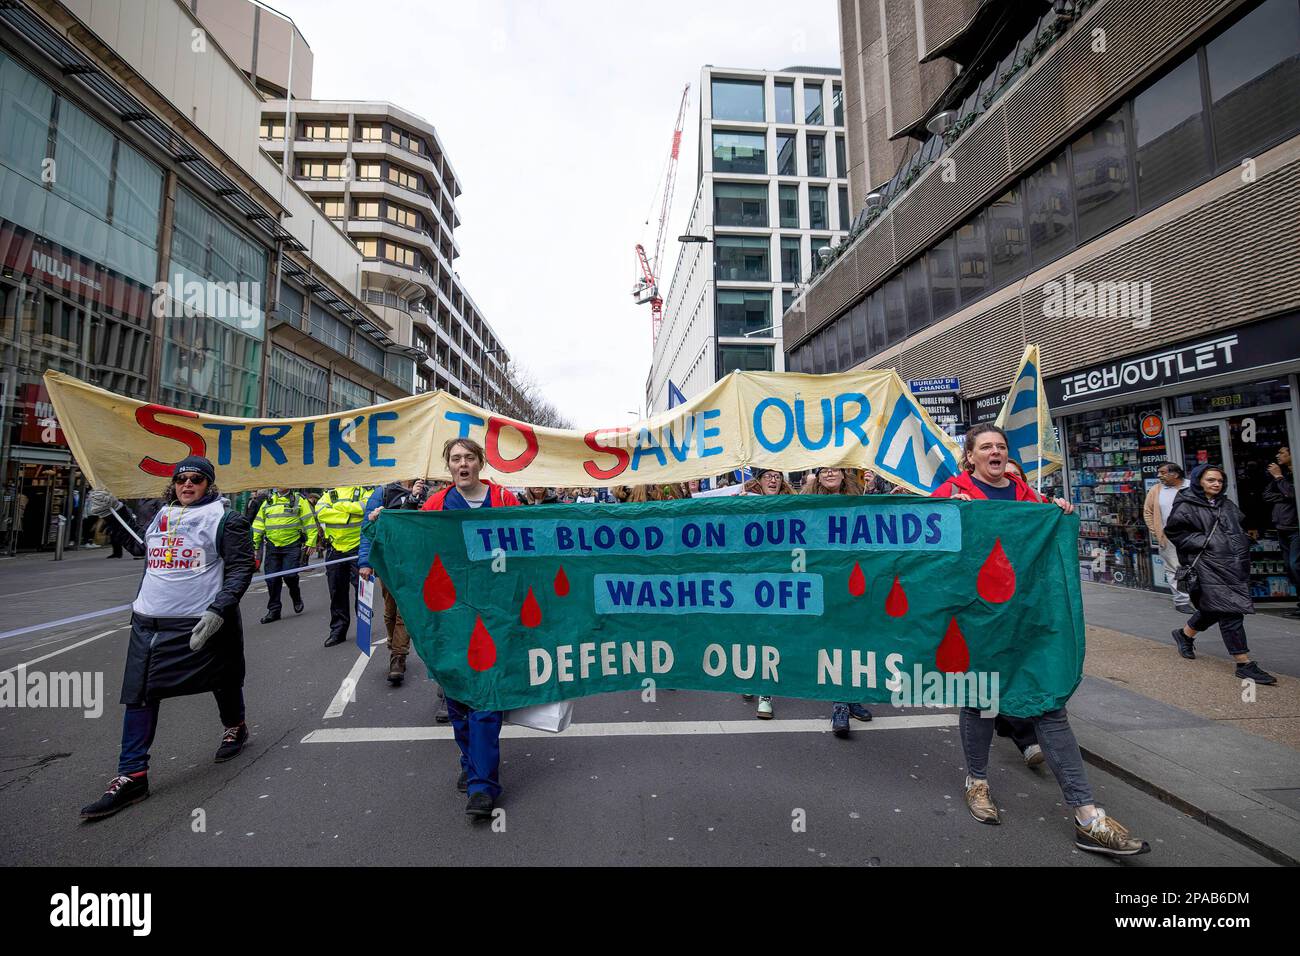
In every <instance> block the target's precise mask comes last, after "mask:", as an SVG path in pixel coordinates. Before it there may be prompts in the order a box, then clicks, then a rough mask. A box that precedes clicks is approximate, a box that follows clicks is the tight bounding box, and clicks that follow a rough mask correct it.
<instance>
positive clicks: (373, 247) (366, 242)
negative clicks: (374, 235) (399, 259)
mask: <svg viewBox="0 0 1300 956" xmlns="http://www.w3.org/2000/svg"><path fill="white" fill-rule="evenodd" d="M357 248H358V249H360V250H361V254H362V255H363V256H365V257H366V258H367V259H378V258H379V240H378V239H358V240H357Z"/></svg>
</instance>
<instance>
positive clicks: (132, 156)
mask: <svg viewBox="0 0 1300 956" xmlns="http://www.w3.org/2000/svg"><path fill="white" fill-rule="evenodd" d="M162 181H163V175H162V170H161V169H159V168H158V167H157V166H155V165H154V164H153V163H151V162H149V160H147V159H145V158H144V157H143V156H142V155H140V153H138V152H136V151H135V150H134V149H132V148H131V147H130V146H128V145H126V143H123V142H121V141H120V140H119V141H118V144H117V180H116V182H115V183H114V184H113V226H114V227H115V228H117V229H118V230H120V231H121V232H124V233H126V234H127V235H128V236H131V237H133V238H135V239H137V240H139V241H140V242H142V243H144V244H145V245H146V246H148V247H149V248H150V249H154V248H157V246H158V217H159V215H160V212H161V209H162Z"/></svg>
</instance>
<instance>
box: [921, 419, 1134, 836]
mask: <svg viewBox="0 0 1300 956" xmlns="http://www.w3.org/2000/svg"><path fill="white" fill-rule="evenodd" d="M1008 461H1009V456H1008V444H1007V434H1006V432H1004V431H1003V430H1002V429H1001V428H999V427H998V426H997V425H992V424H987V423H985V424H980V425H976V426H974V427H973V428H972V429H971V430H970V431H969V432H967V433H966V440H965V446H964V449H963V454H962V467H963V469H964V470H963V471H962V472H961V473H960V474H957V475H955V476H953V477H952V478H949V479H948V480H947V481H946V482H944V483H943V484H942V485H940V486H939V487H938V488H937V489H936V490H935V491H934V494H933V495H931V497H934V498H956V499H959V500H961V501H985V500H1001V501H1029V502H1040V503H1041V502H1043V501H1044V500H1045V499H1043V498H1040V497H1039V496H1038V495H1037V494H1035V493H1034V491H1033V489H1032V488H1030V487H1029V486H1028V485H1027V484H1025V482H1024V481H1023V480H1022V479H1020V478H1017V477H1016V476H1015V475H1014V474H1013V473H1011V472H1009V471H1007V462H1008ZM1053 503H1054V504H1055V505H1057V507H1059V508H1060V509H1061V510H1062V511H1064V512H1065V513H1066V514H1071V513H1072V512H1073V511H1074V505H1072V504H1070V503H1069V502H1068V501H1063V500H1062V499H1060V498H1057V499H1055V500H1054V502H1053ZM1028 719H1030V720H1032V721H1033V724H1034V729H1035V731H1036V733H1037V736H1038V743H1039V745H1040V746H1041V747H1042V750H1043V753H1044V755H1045V756H1046V758H1047V764H1048V766H1049V767H1051V768H1052V773H1053V774H1054V775H1055V776H1056V781H1057V783H1059V784H1060V786H1061V793H1062V795H1063V796H1064V797H1065V802H1066V803H1068V804H1069V805H1070V806H1071V807H1072V808H1073V809H1074V834H1075V836H1074V845H1075V846H1077V847H1078V848H1079V849H1081V850H1087V851H1089V852H1091V853H1101V854H1105V855H1107V856H1135V855H1137V854H1139V853H1148V852H1150V850H1151V847H1150V845H1149V844H1148V843H1146V842H1145V841H1143V840H1137V839H1134V838H1133V837H1132V836H1130V835H1129V832H1128V830H1126V829H1125V828H1124V827H1123V826H1122V825H1121V824H1120V823H1119V821H1117V820H1115V819H1114V818H1112V817H1109V816H1107V814H1106V811H1105V810H1103V809H1102V808H1101V807H1098V806H1096V805H1095V804H1094V803H1093V796H1092V787H1091V786H1090V784H1089V783H1088V774H1087V771H1085V770H1084V767H1083V755H1082V754H1081V753H1080V752H1079V744H1078V741H1076V740H1075V738H1074V731H1073V730H1071V729H1070V721H1069V717H1068V716H1067V714H1066V712H1065V708H1064V707H1059V708H1057V709H1056V710H1052V711H1048V712H1047V713H1045V714H1040V715H1038V716H1035V717H1031V718H1028ZM960 726H961V745H962V752H963V754H964V755H965V758H966V773H967V776H966V806H967V807H968V808H969V809H970V813H971V816H972V817H974V818H975V819H976V820H978V821H979V822H980V823H988V824H992V825H997V824H999V823H1001V822H1002V821H1001V818H1000V816H999V813H998V808H997V805H996V804H995V803H994V802H993V797H992V796H991V795H990V793H989V782H988V763H989V748H990V747H991V745H992V743H993V731H994V726H993V721H992V720H989V719H985V718H982V717H981V716H980V712H979V710H978V709H977V708H974V707H963V708H962V709H961V717H960Z"/></svg>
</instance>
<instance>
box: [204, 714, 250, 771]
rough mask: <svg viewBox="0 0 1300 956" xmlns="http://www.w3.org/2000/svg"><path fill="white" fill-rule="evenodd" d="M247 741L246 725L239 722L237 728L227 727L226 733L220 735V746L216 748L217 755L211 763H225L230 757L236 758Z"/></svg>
mask: <svg viewBox="0 0 1300 956" xmlns="http://www.w3.org/2000/svg"><path fill="white" fill-rule="evenodd" d="M247 740H248V725H247V724H245V723H242V722H241V723H240V725H239V726H238V727H227V728H226V732H225V733H224V734H222V735H221V746H220V747H218V748H217V755H216V756H215V757H214V758H213V762H214V763H225V762H226V761H227V760H229V759H231V758H232V757H238V756H239V754H240V751H242V750H243V749H244V742H245V741H247Z"/></svg>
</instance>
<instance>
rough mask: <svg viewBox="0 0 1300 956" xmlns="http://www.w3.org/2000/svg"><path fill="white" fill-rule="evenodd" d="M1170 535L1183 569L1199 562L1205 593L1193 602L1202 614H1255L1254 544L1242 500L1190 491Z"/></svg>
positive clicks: (1168, 525)
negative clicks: (1240, 505)
mask: <svg viewBox="0 0 1300 956" xmlns="http://www.w3.org/2000/svg"><path fill="white" fill-rule="evenodd" d="M1216 517H1217V518H1218V520H1219V524H1218V527H1217V528H1216V527H1215V526H1214V521H1215V518H1216ZM1211 531H1213V534H1211ZM1165 537H1167V538H1168V539H1169V540H1170V541H1172V542H1173V545H1174V547H1175V548H1176V549H1177V551H1178V563H1179V564H1180V565H1182V566H1183V567H1189V566H1190V565H1191V564H1192V562H1193V561H1196V562H1197V563H1196V577H1197V579H1198V580H1199V581H1200V590H1199V591H1198V592H1197V593H1196V594H1193V595H1192V603H1193V604H1194V605H1196V607H1197V609H1198V610H1201V611H1215V612H1218V613H1221V614H1254V613H1255V602H1254V600H1253V599H1252V598H1251V596H1250V546H1251V540H1250V536H1249V535H1248V534H1246V531H1245V529H1244V528H1243V527H1242V514H1241V509H1240V508H1238V507H1237V504H1236V502H1234V501H1232V500H1231V499H1230V498H1228V497H1227V496H1226V495H1219V497H1218V498H1216V499H1214V501H1210V499H1209V498H1207V497H1206V496H1205V492H1204V491H1202V490H1201V489H1200V488H1196V487H1192V488H1184V489H1183V490H1182V491H1180V492H1178V497H1176V498H1175V499H1174V506H1173V508H1171V509H1170V511H1169V520H1168V521H1166V522H1165ZM1198 556H1199V560H1197V558H1198Z"/></svg>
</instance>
